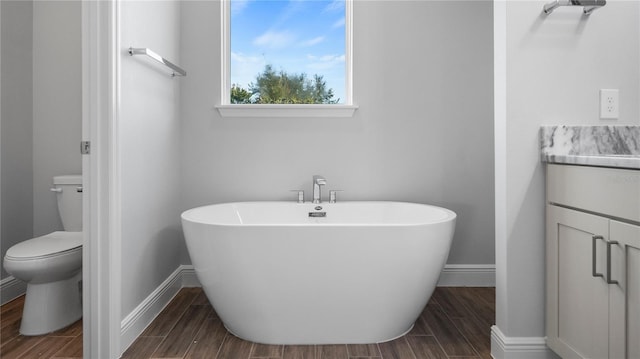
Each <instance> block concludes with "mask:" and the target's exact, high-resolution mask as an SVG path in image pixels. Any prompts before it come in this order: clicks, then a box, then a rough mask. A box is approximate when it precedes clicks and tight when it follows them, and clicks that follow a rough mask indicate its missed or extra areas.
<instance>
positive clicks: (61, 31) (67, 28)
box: [33, 1, 82, 236]
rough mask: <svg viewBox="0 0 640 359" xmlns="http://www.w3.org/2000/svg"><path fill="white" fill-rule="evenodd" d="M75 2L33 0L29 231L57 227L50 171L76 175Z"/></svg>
mask: <svg viewBox="0 0 640 359" xmlns="http://www.w3.org/2000/svg"><path fill="white" fill-rule="evenodd" d="M80 8H81V2H80V1H34V2H33V234H34V235H35V236H40V235H44V234H47V233H50V232H52V231H55V230H62V222H61V221H60V215H59V214H58V208H57V202H56V195H55V193H52V192H51V191H49V189H50V188H51V186H52V185H53V176H57V175H67V174H81V173H82V160H81V158H80V156H81V155H80V137H81V131H82V120H81V119H82V117H81V116H82V88H81V86H82V62H81V50H82V49H81V31H80V24H81V18H80Z"/></svg>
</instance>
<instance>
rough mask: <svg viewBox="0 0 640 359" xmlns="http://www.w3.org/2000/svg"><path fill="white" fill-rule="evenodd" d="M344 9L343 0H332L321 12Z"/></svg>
mask: <svg viewBox="0 0 640 359" xmlns="http://www.w3.org/2000/svg"><path fill="white" fill-rule="evenodd" d="M342 9H344V0H333V1H331V2H330V3H329V4H328V5H327V6H326V7H325V8H324V10H323V12H334V11H338V10H342Z"/></svg>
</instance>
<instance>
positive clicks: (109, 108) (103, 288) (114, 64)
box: [81, 0, 121, 359]
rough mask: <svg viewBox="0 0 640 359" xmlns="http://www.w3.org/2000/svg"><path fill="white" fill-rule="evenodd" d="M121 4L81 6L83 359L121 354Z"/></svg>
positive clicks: (107, 2)
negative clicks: (84, 145)
mask: <svg viewBox="0 0 640 359" xmlns="http://www.w3.org/2000/svg"><path fill="white" fill-rule="evenodd" d="M119 2H120V0H103V1H83V2H82V12H81V14H82V15H81V16H82V140H83V141H90V145H91V150H90V154H88V155H83V156H82V157H83V159H82V176H83V183H84V185H83V186H84V194H85V195H84V197H83V208H85V209H88V210H85V211H83V223H84V225H83V232H84V233H83V234H84V242H83V244H84V245H83V253H82V256H83V274H82V278H83V295H82V297H83V317H84V320H83V333H84V338H83V356H84V357H85V358H105V359H106V358H119V357H120V354H121V348H120V336H121V328H120V327H121V325H120V322H121V313H120V311H121V309H120V302H121V295H120V294H121V276H120V270H121V265H120V261H121V259H120V258H121V256H120V235H121V230H120V228H121V224H120V176H119V172H120V171H119V164H120V152H119V146H118V119H119V103H120V100H119V94H120V54H119V50H118V49H119V18H120V16H119V7H120V6H119Z"/></svg>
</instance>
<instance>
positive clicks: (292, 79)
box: [217, 0, 356, 117]
mask: <svg viewBox="0 0 640 359" xmlns="http://www.w3.org/2000/svg"><path fill="white" fill-rule="evenodd" d="M351 1H352V0H223V1H222V14H223V21H222V34H223V35H222V36H223V39H222V44H223V47H222V51H223V56H222V63H223V64H222V79H223V84H222V104H221V106H217V107H218V109H219V110H220V112H221V114H222V115H223V116H259V117H263V116H270V115H269V113H270V112H271V113H273V115H274V116H288V115H290V116H325V115H326V116H351V115H352V114H353V111H354V110H355V108H356V107H355V106H353V104H352V99H351V5H352V4H351ZM257 110H259V112H258V111H257ZM327 111H329V112H327Z"/></svg>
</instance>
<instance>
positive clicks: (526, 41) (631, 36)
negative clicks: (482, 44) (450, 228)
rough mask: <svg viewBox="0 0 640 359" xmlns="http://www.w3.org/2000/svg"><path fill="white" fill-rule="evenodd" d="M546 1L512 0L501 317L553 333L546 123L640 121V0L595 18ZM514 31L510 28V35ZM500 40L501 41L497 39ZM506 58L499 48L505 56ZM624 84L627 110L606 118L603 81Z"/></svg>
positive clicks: (499, 162)
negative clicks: (551, 7) (549, 323)
mask: <svg viewBox="0 0 640 359" xmlns="http://www.w3.org/2000/svg"><path fill="white" fill-rule="evenodd" d="M544 3H545V2H544V1H513V2H507V4H506V13H503V15H504V16H501V17H498V16H497V15H496V22H497V24H498V25H499V26H505V29H506V35H505V34H500V33H496V36H501V37H503V38H504V39H505V44H504V47H502V48H497V49H496V51H497V52H502V53H503V55H504V56H505V60H506V70H505V71H506V72H505V75H506V78H502V79H496V83H498V82H499V81H502V82H503V83H504V84H505V85H506V96H503V97H502V98H500V99H498V98H497V105H496V106H500V108H498V107H496V113H499V112H501V111H504V113H505V115H504V116H498V117H497V118H496V128H497V129H498V131H497V132H498V133H501V136H500V137H496V142H497V143H498V144H499V145H500V144H502V145H503V146H504V149H505V150H504V151H503V152H498V153H496V167H497V170H498V173H502V175H500V176H497V177H496V186H497V188H498V189H499V193H498V196H497V198H498V199H497V200H496V208H497V212H498V215H497V219H496V232H497V233H498V235H497V238H496V246H497V248H496V249H497V257H496V264H497V266H498V269H497V270H498V273H497V280H498V282H497V313H496V321H497V325H498V327H499V328H500V330H501V331H502V332H503V333H504V334H505V335H506V336H508V337H538V338H541V337H544V293H545V292H544V263H545V261H544V233H545V232H544V228H545V221H544V198H545V188H544V166H543V165H542V164H541V163H540V161H539V144H538V130H539V127H540V125H543V124H587V125H608V124H611V125H614V124H615V125H622V124H632V125H639V124H640V107H639V106H640V102H639V101H638V100H639V99H640V90H639V85H640V83H639V79H640V72H639V70H640V65H639V64H640V57H639V56H640V49H639V46H640V31H639V26H640V21H639V20H640V3H639V2H637V1H608V2H607V5H606V6H605V7H603V8H602V9H599V10H596V11H595V12H594V13H593V14H592V15H591V16H588V17H585V16H582V15H581V13H580V11H581V10H580V9H579V8H573V9H570V8H560V9H558V10H556V12H554V13H553V14H551V15H549V16H547V17H545V16H543V15H541V14H540V13H541V10H542V6H543V5H544ZM505 36H506V37H505ZM496 44H498V41H497V40H496ZM496 58H498V55H496ZM602 88H617V89H620V119H619V120H617V121H601V120H600V119H599V94H598V91H599V89H602Z"/></svg>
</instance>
